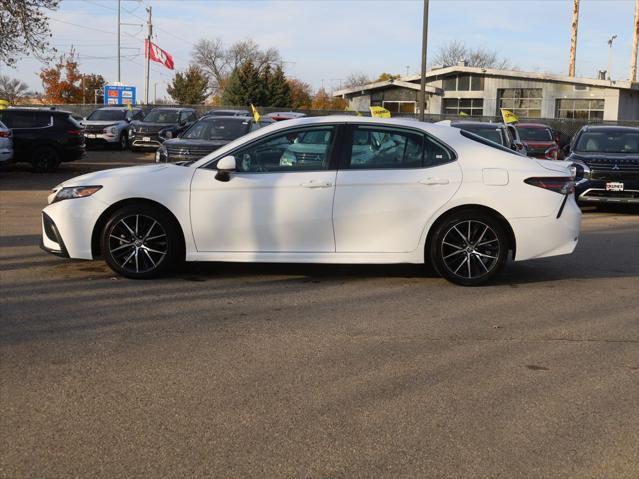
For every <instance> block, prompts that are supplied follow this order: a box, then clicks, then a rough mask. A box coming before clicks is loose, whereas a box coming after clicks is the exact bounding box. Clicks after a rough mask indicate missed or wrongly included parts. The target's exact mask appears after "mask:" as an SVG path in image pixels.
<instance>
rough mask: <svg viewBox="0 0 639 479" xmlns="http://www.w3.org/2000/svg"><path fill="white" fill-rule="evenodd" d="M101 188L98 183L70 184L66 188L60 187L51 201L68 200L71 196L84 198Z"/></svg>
mask: <svg viewBox="0 0 639 479" xmlns="http://www.w3.org/2000/svg"><path fill="white" fill-rule="evenodd" d="M101 188H102V186H100V185H94V186H70V187H68V188H62V189H61V190H60V191H58V193H57V194H56V195H55V197H54V198H53V201H52V202H51V203H56V202H58V201H62V200H69V199H71V198H85V197H87V196H91V195H92V194H94V193H96V192H97V191H99V190H100V189H101Z"/></svg>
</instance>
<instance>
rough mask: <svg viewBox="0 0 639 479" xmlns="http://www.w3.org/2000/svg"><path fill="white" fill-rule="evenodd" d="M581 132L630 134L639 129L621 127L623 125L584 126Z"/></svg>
mask: <svg viewBox="0 0 639 479" xmlns="http://www.w3.org/2000/svg"><path fill="white" fill-rule="evenodd" d="M582 131H595V132H597V131H599V132H606V131H626V132H628V133H630V132H637V131H639V127H636V126H623V125H586V126H584V127H583V128H582Z"/></svg>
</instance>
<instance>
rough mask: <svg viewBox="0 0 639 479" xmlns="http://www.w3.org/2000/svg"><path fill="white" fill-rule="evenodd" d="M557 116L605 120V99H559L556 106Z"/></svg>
mask: <svg viewBox="0 0 639 479" xmlns="http://www.w3.org/2000/svg"><path fill="white" fill-rule="evenodd" d="M555 118H577V119H580V120H603V118H604V100H591V99H586V100H573V99H571V100H568V99H561V100H557V103H556V108H555Z"/></svg>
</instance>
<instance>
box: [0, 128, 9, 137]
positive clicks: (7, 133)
mask: <svg viewBox="0 0 639 479" xmlns="http://www.w3.org/2000/svg"><path fill="white" fill-rule="evenodd" d="M0 138H11V130H7V131H0Z"/></svg>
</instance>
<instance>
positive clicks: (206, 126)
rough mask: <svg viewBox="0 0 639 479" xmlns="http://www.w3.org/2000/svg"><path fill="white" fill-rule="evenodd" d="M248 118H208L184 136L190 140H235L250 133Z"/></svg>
mask: <svg viewBox="0 0 639 479" xmlns="http://www.w3.org/2000/svg"><path fill="white" fill-rule="evenodd" d="M248 130H249V121H248V120H230V119H217V118H206V119H203V120H200V121H198V122H197V123H196V124H194V125H193V126H192V127H191V128H189V129H188V131H187V132H186V133H185V134H184V135H183V136H182V138H186V139H190V140H235V139H236V138H239V137H240V136H242V135H245V134H246V133H248Z"/></svg>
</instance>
